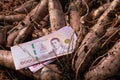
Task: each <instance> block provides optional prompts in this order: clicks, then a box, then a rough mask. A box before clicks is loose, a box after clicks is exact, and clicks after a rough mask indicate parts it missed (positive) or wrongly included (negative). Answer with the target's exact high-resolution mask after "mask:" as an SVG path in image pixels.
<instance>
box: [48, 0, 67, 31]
mask: <svg viewBox="0 0 120 80" xmlns="http://www.w3.org/2000/svg"><path fill="white" fill-rule="evenodd" d="M48 7H49V14H50V26H51V30H52V31H55V30H58V29H60V28H62V27H64V26H66V21H65V17H64V13H63V10H62V7H61V4H60V2H59V0H48Z"/></svg>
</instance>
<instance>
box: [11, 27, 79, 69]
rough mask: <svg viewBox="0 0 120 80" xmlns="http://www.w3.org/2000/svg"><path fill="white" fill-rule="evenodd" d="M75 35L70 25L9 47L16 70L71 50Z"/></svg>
mask: <svg viewBox="0 0 120 80" xmlns="http://www.w3.org/2000/svg"><path fill="white" fill-rule="evenodd" d="M76 40H77V36H76V34H75V32H74V30H73V29H72V28H71V27H70V26H65V27H63V28H61V29H59V30H58V31H54V32H52V33H51V34H49V35H46V36H43V37H40V38H38V39H35V40H32V41H29V42H26V43H22V44H18V45H15V46H13V47H11V52H12V56H13V60H14V64H15V68H16V70H18V69H21V68H25V67H28V66H31V65H33V64H37V63H40V62H43V61H46V60H50V59H53V58H56V57H59V56H63V55H67V54H70V53H72V52H73V50H74V48H75V44H76Z"/></svg>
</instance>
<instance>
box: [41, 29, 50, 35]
mask: <svg viewBox="0 0 120 80" xmlns="http://www.w3.org/2000/svg"><path fill="white" fill-rule="evenodd" d="M42 32H43V33H44V35H48V34H49V33H50V32H49V30H48V29H46V28H43V29H42Z"/></svg>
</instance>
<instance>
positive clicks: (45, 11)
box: [0, 0, 120, 80]
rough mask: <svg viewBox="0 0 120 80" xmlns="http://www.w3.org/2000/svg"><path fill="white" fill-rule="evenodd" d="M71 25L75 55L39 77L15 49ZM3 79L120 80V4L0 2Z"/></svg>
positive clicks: (118, 0) (106, 0)
mask: <svg viewBox="0 0 120 80" xmlns="http://www.w3.org/2000/svg"><path fill="white" fill-rule="evenodd" d="M65 26H71V28H73V30H74V32H75V33H76V35H77V41H76V46H75V49H74V52H73V53H72V54H69V55H65V56H62V57H56V60H55V61H54V62H52V63H50V64H48V65H46V66H44V67H43V68H42V69H40V70H39V71H37V72H36V73H32V72H31V71H30V70H29V69H28V68H24V69H20V70H15V66H14V62H13V57H12V53H11V49H10V48H11V47H12V46H14V45H18V44H21V43H25V42H28V41H32V40H35V39H38V38H40V37H42V36H45V35H48V34H50V33H52V32H54V31H57V30H59V29H61V28H63V27H65ZM0 80H120V0H0Z"/></svg>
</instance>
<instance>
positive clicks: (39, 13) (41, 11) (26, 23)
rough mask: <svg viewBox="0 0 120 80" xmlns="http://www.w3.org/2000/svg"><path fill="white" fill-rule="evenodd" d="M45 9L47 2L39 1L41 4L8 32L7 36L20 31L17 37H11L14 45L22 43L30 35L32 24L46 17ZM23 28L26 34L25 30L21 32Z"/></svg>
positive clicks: (45, 0)
mask: <svg viewBox="0 0 120 80" xmlns="http://www.w3.org/2000/svg"><path fill="white" fill-rule="evenodd" d="M47 7H48V5H47V0H41V2H40V3H39V4H38V5H37V6H36V7H35V8H34V9H33V10H32V11H31V12H30V13H29V14H28V15H27V16H26V17H25V19H24V20H23V21H22V22H19V23H18V25H17V26H15V27H14V28H13V29H12V30H11V31H9V34H10V33H12V32H14V31H16V30H17V31H18V32H19V31H20V33H18V34H16V35H17V36H14V37H13V38H14V39H15V41H14V44H19V43H21V42H23V41H24V40H25V39H26V37H27V35H28V34H31V31H33V28H31V25H32V23H34V22H38V21H40V20H42V19H43V18H44V17H45V16H46V15H47V12H48V10H47ZM24 27H27V29H28V32H26V30H25V32H22V29H23V28H24ZM29 27H30V28H29ZM21 32H22V35H21ZM9 36H10V35H9ZM14 39H13V40H14Z"/></svg>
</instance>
